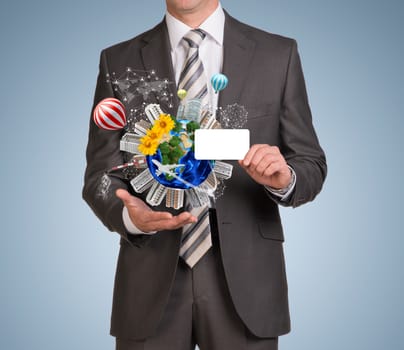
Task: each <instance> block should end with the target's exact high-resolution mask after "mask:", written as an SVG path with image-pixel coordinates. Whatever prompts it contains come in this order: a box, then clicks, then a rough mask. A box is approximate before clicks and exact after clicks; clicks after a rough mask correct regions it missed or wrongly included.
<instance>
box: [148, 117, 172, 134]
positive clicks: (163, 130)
mask: <svg viewBox="0 0 404 350" xmlns="http://www.w3.org/2000/svg"><path fill="white" fill-rule="evenodd" d="M174 126H175V123H174V121H173V120H172V119H171V117H170V116H169V115H168V114H160V117H159V119H157V120H156V121H155V122H154V125H153V128H152V130H153V131H155V132H157V133H159V134H160V135H163V134H168V133H169V132H170V131H171V130H172V129H173V128H174Z"/></svg>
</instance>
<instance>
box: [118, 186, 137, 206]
mask: <svg viewBox="0 0 404 350" xmlns="http://www.w3.org/2000/svg"><path fill="white" fill-rule="evenodd" d="M115 195H116V196H117V197H118V198H119V199H121V200H122V202H123V203H124V204H125V206H126V207H128V206H131V205H132V206H133V205H134V201H133V200H132V196H131V194H130V193H129V192H128V191H126V190H124V189H122V188H119V189H117V190H116V191H115Z"/></svg>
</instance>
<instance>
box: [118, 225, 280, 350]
mask: <svg viewBox="0 0 404 350" xmlns="http://www.w3.org/2000/svg"><path fill="white" fill-rule="evenodd" d="M212 233H213V232H212ZM212 240H213V247H212V248H211V249H209V251H208V252H207V253H206V254H205V256H203V257H202V258H201V260H200V261H199V262H198V263H197V264H196V265H195V266H194V268H193V269H190V268H189V267H188V266H187V265H186V264H185V263H184V261H183V260H182V259H181V258H180V259H179V263H178V269H177V273H176V277H175V281H174V285H173V288H172V292H171V296H170V298H169V301H168V304H167V307H166V310H165V312H164V316H163V319H162V321H161V322H160V325H159V327H158V328H157V332H156V334H155V335H154V336H153V337H151V338H147V339H145V340H143V341H134V340H125V339H118V338H117V339H116V350H193V349H195V345H196V344H197V345H198V346H199V348H200V349H201V350H277V349H278V338H277V337H275V338H258V337H256V336H254V335H253V334H251V332H250V331H249V330H248V329H247V328H246V327H245V326H244V324H243V322H242V321H241V319H240V317H239V316H238V315H237V313H236V310H235V308H234V306H233V303H232V300H231V297H230V294H229V291H228V287H227V285H226V280H225V276H224V271H223V265H222V262H221V258H220V251H219V249H220V248H219V245H218V240H217V236H216V235H215V234H212Z"/></svg>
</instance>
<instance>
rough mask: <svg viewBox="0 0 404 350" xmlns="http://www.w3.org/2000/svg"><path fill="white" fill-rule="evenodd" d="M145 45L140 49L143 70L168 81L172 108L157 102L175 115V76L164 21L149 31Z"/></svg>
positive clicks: (144, 39) (176, 105) (176, 100)
mask: <svg viewBox="0 0 404 350" xmlns="http://www.w3.org/2000/svg"><path fill="white" fill-rule="evenodd" d="M143 41H144V42H145V45H144V46H143V47H142V49H141V56H142V60H143V65H144V67H145V70H147V71H151V70H155V71H156V75H157V76H158V77H159V78H160V79H168V80H169V81H170V93H172V94H173V106H172V107H170V106H169V105H168V104H167V103H165V102H159V101H157V100H156V102H159V103H160V104H161V108H162V109H163V111H164V112H167V113H171V114H174V115H175V114H176V112H177V108H178V104H179V100H178V97H177V92H176V90H177V89H176V86H175V76H174V70H173V64H172V60H171V49H170V44H169V39H168V31H167V26H166V23H165V20H163V21H162V22H161V23H160V24H159V25H157V26H156V27H155V28H154V30H152V31H150V32H149V33H148V34H147V35H146V36H145V37H144V38H143Z"/></svg>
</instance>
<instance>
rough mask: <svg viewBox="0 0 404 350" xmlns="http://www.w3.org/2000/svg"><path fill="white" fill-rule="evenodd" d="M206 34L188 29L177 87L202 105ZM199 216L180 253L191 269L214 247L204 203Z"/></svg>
mask: <svg viewBox="0 0 404 350" xmlns="http://www.w3.org/2000/svg"><path fill="white" fill-rule="evenodd" d="M205 36H206V34H205V33H204V32H203V31H202V30H200V29H193V30H191V31H189V32H188V33H187V34H186V35H185V36H184V37H183V39H184V41H185V42H186V43H187V44H188V54H187V58H186V60H185V62H184V66H183V68H182V72H181V75H180V79H179V84H178V88H179V89H184V90H186V91H187V97H186V98H187V99H194V98H196V99H200V100H201V101H202V105H205V104H207V102H208V88H207V84H206V76H205V73H204V70H203V64H202V61H201V60H200V58H199V45H200V44H201V42H202V40H203V39H204V38H205ZM191 214H192V215H194V216H196V217H197V218H198V221H197V222H196V223H192V224H188V225H185V226H184V228H183V230H182V240H181V248H180V256H181V257H182V259H184V261H185V262H186V263H187V265H188V266H189V267H190V268H193V266H194V265H195V264H196V263H197V262H198V261H199V260H200V259H201V258H202V257H203V256H204V254H205V253H206V252H207V251H208V250H209V248H210V247H211V246H212V238H211V234H210V223H209V207H208V206H207V205H204V206H202V207H197V208H193V209H191Z"/></svg>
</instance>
